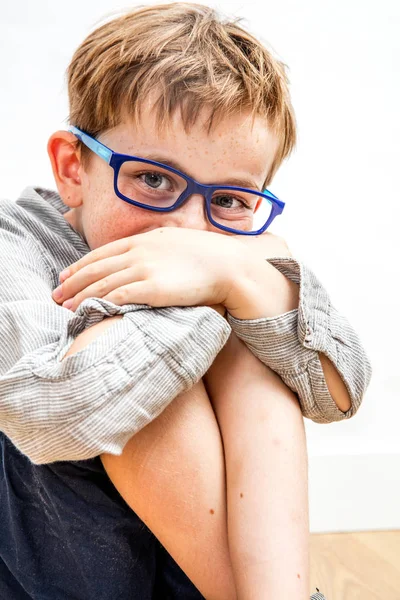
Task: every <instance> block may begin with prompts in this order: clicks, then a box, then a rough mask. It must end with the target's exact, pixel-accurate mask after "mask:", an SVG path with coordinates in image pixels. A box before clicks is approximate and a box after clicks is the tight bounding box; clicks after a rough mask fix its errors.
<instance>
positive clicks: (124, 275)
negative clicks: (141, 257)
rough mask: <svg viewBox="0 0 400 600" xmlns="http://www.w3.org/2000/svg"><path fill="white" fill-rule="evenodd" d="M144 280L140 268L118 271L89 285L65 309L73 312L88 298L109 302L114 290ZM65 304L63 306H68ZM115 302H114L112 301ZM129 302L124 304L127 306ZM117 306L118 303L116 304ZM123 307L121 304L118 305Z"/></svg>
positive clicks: (68, 301) (71, 299)
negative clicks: (102, 299)
mask: <svg viewBox="0 0 400 600" xmlns="http://www.w3.org/2000/svg"><path fill="white" fill-rule="evenodd" d="M142 278H143V273H142V272H141V269H140V267H139V268H138V267H130V268H128V269H124V270H122V271H118V273H112V274H111V275H109V276H107V277H104V278H103V279H100V280H99V281H96V282H95V283H93V284H92V285H89V286H88V287H87V288H85V289H84V290H82V291H81V292H79V293H78V294H76V295H75V296H74V297H73V298H70V299H69V300H67V301H66V302H67V303H68V304H67V305H66V306H65V308H69V309H70V310H72V311H75V310H76V309H77V308H78V306H79V305H80V304H81V303H82V302H83V301H84V300H86V298H104V300H109V299H110V298H109V297H110V294H111V293H112V292H113V291H114V290H118V289H122V288H123V287H124V286H128V284H132V283H135V282H137V281H140V280H141V279H142ZM66 302H64V304H63V306H64V305H65V304H66ZM111 302H113V300H111ZM130 302H131V301H129V302H123V303H122V304H124V303H125V304H127V303H130ZM114 304H117V302H114ZM118 305H119V306H121V304H118Z"/></svg>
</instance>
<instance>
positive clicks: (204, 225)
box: [163, 194, 212, 230]
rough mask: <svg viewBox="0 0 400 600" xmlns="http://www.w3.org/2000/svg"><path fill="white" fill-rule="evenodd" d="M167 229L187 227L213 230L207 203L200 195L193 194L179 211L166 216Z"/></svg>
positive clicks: (165, 224)
mask: <svg viewBox="0 0 400 600" xmlns="http://www.w3.org/2000/svg"><path fill="white" fill-rule="evenodd" d="M163 221H164V226H165V227H186V228H188V229H202V230H208V229H211V228H212V225H211V223H210V222H209V220H208V218H207V211H206V203H205V199H204V198H203V196H201V195H200V194H192V195H191V196H189V197H188V198H186V200H185V202H184V203H183V204H182V206H180V207H179V208H178V209H176V210H173V211H172V212H170V213H166V214H165V220H164V219H163Z"/></svg>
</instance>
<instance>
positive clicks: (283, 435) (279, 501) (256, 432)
mask: <svg viewBox="0 0 400 600" xmlns="http://www.w3.org/2000/svg"><path fill="white" fill-rule="evenodd" d="M204 381H205V385H206V389H207V391H208V393H209V397H210V400H211V402H212V404H213V407H214V410H215V413H216V416H217V420H218V423H219V426H220V429H221V433H222V438H223V444H224V451H225V463H226V473H227V506H228V534H229V535H228V539H229V548H230V556H231V561H232V567H233V572H234V577H235V583H236V590H237V594H238V598H239V599H240V600H250V599H254V600H259V599H260V598H282V599H283V598H284V599H285V600H286V599H288V600H289V599H293V600H303V599H305V598H309V595H308V593H309V518H308V464H307V451H306V438H305V431H304V422H303V417H302V414H301V410H300V406H299V403H298V399H297V397H296V395H295V394H294V393H293V392H292V391H291V390H289V389H288V388H287V386H286V385H285V384H284V383H283V382H282V380H281V379H280V377H279V376H278V375H276V374H275V373H274V372H273V371H271V369H269V368H268V367H266V366H265V365H263V364H262V363H261V362H260V361H259V360H258V359H257V358H256V357H254V355H253V354H252V353H251V352H250V351H249V350H248V348H247V347H246V346H245V344H243V342H241V341H240V340H239V339H238V338H237V337H236V336H234V335H232V336H231V337H230V339H229V340H228V343H227V345H226V346H225V347H224V349H223V351H222V352H221V353H220V354H219V355H218V356H217V358H216V360H215V361H214V363H213V365H212V367H211V369H210V370H209V371H208V373H207V374H206V376H205V377H204Z"/></svg>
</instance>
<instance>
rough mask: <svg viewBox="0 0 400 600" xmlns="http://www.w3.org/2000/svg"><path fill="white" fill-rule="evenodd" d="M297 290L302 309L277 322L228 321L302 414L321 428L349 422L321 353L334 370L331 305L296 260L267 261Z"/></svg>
mask: <svg viewBox="0 0 400 600" xmlns="http://www.w3.org/2000/svg"><path fill="white" fill-rule="evenodd" d="M267 260H268V262H269V263H270V264H272V265H273V266H274V267H275V268H277V269H278V270H279V271H280V272H281V273H282V274H283V275H285V276H286V277H288V278H289V279H290V280H291V281H294V282H295V283H297V284H298V285H299V306H298V308H296V309H293V310H291V311H289V312H286V313H283V314H282V315H277V316H274V317H263V318H260V319H248V320H242V319H237V318H235V317H233V316H232V315H230V314H229V313H228V315H227V320H228V322H229V324H230V325H231V327H232V329H233V331H234V332H235V334H236V335H237V336H238V337H239V338H240V339H241V340H243V341H244V342H245V343H246V345H247V346H248V347H249V349H250V350H251V351H252V352H253V354H254V355H255V356H257V358H258V359H259V360H261V362H263V363H264V364H266V365H267V366H269V367H270V368H271V369H272V370H273V371H275V372H276V373H278V374H279V375H280V376H281V378H282V380H283V381H284V382H285V383H286V385H288V387H289V388H290V389H291V390H292V391H294V392H296V393H297V395H298V397H299V402H300V406H301V409H302V413H303V415H304V416H305V417H307V418H310V419H312V420H313V421H315V422H317V423H330V422H332V421H339V420H342V419H345V418H348V417H349V416H351V414H352V411H351V408H350V410H349V411H348V412H347V413H344V412H343V411H341V410H340V409H339V408H338V406H337V405H336V403H335V401H334V399H333V398H332V395H331V393H330V391H329V389H328V386H327V383H326V379H325V376H324V372H323V369H322V364H321V361H320V359H319V355H318V352H323V353H324V354H326V355H327V356H328V357H329V358H330V359H331V360H332V359H333V362H334V364H335V359H334V358H335V356H336V349H335V344H334V341H333V340H332V339H331V337H330V335H329V315H330V308H331V304H330V299H329V296H328V294H327V292H326V291H325V289H324V288H323V286H322V285H321V283H320V282H319V280H318V279H317V278H316V276H315V275H314V273H313V272H312V271H311V270H310V269H308V268H307V267H306V266H305V265H304V264H303V263H300V262H299V261H297V260H295V259H294V258H292V257H282V258H267Z"/></svg>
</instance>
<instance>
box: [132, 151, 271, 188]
mask: <svg viewBox="0 0 400 600" xmlns="http://www.w3.org/2000/svg"><path fill="white" fill-rule="evenodd" d="M141 158H145V159H146V160H154V161H155V162H159V163H162V164H164V165H167V166H168V167H172V168H173V169H176V170H177V171H181V172H182V173H185V175H189V177H192V175H190V173H188V172H187V171H186V170H185V169H184V168H183V167H182V165H180V164H179V163H178V162H176V161H175V160H173V159H172V158H168V157H166V156H162V155H161V154H156V155H154V154H151V155H146V154H142V155H141ZM192 179H195V178H194V177H192ZM204 185H207V184H204ZM208 185H221V186H224V185H234V186H235V185H236V186H237V187H244V188H252V189H255V190H257V191H262V189H261V187H260V186H258V185H257V184H256V183H255V182H254V181H253V180H252V179H246V178H241V177H228V178H227V179H224V180H223V181H213V183H212V184H208Z"/></svg>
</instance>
